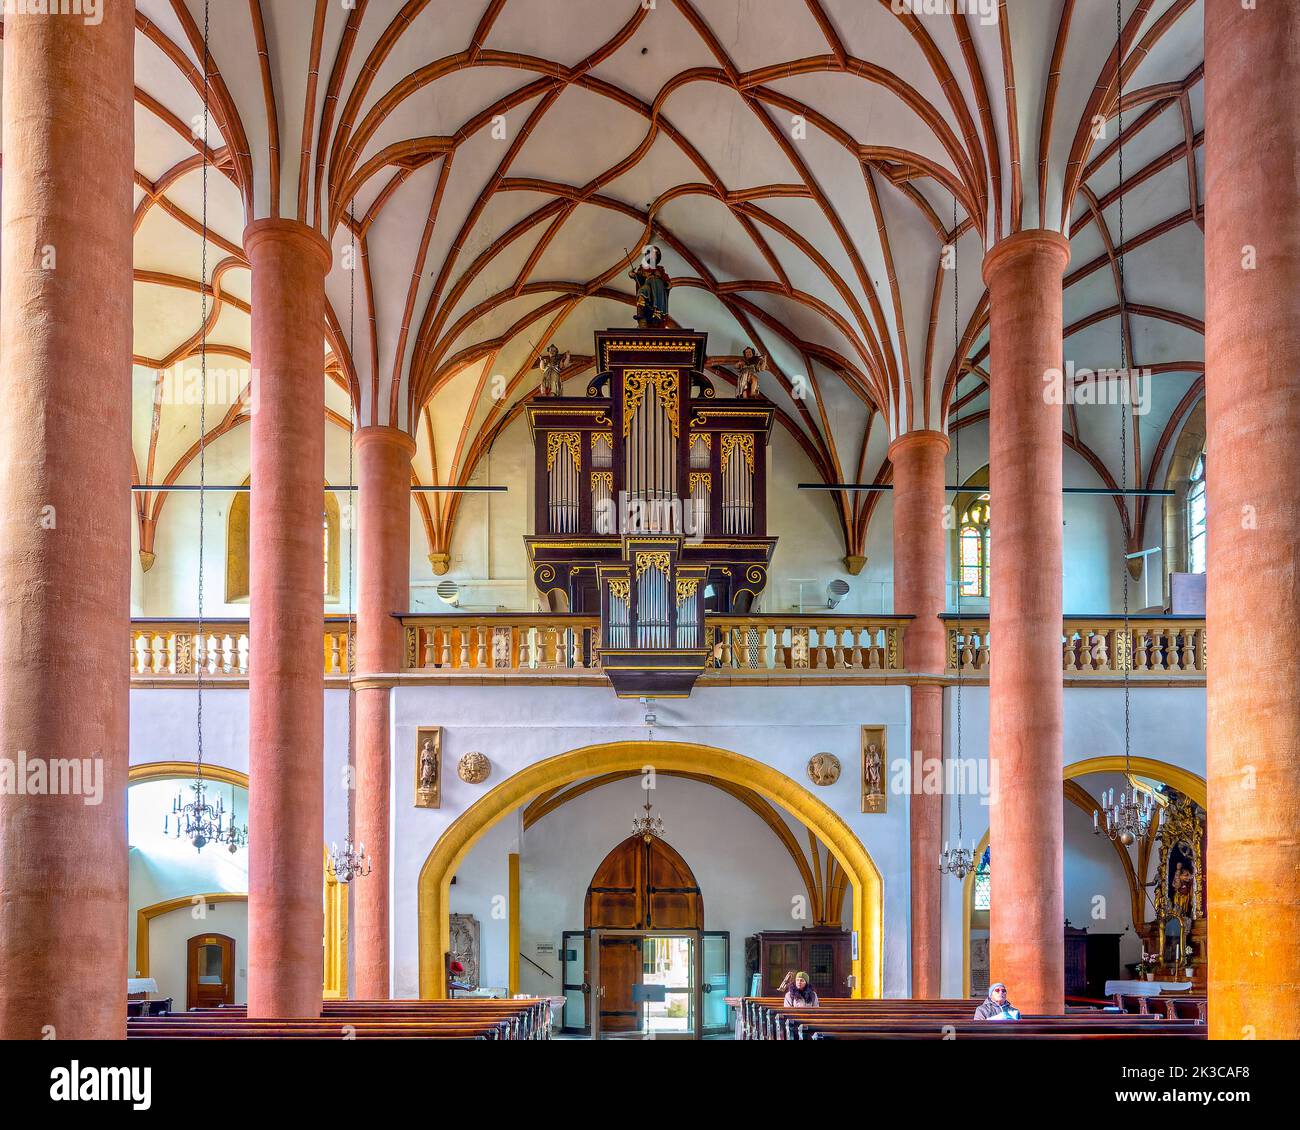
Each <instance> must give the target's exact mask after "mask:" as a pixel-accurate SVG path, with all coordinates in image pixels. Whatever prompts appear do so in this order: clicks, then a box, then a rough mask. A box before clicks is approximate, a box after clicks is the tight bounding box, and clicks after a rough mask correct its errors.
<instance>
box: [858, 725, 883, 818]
mask: <svg viewBox="0 0 1300 1130" xmlns="http://www.w3.org/2000/svg"><path fill="white" fill-rule="evenodd" d="M886 805H887V797H886V795H885V727H884V726H863V727H862V811H863V812H873V813H881V812H884V811H885V808H886Z"/></svg>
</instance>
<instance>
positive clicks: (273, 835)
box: [244, 219, 330, 1018]
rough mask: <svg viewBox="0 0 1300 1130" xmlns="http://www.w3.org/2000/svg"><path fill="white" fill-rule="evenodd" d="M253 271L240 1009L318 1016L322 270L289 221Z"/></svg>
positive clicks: (252, 237) (274, 228) (259, 225)
mask: <svg viewBox="0 0 1300 1130" xmlns="http://www.w3.org/2000/svg"><path fill="white" fill-rule="evenodd" d="M244 250H245V252H246V253H247V255H248V259H249V262H250V264H251V265H252V268H253V403H252V436H251V449H252V499H251V503H252V504H251V507H250V519H251V521H250V533H249V546H250V551H249V585H250V587H249V613H250V621H249V691H248V764H249V799H248V813H249V818H248V826H249V841H248V865H249V874H248V950H249V959H248V1012H249V1015H250V1016H263V1017H273V1018H278V1017H291V1016H318V1015H320V1006H321V988H322V981H323V976H324V965H323V960H324V953H323V950H322V946H321V937H322V932H323V929H324V910H323V905H322V890H323V888H322V883H323V878H324V875H323V866H322V860H323V843H324V827H323V823H324V811H323V810H324V800H323V789H324V783H323V779H322V772H323V731H324V720H323V711H324V690H325V680H324V663H323V658H322V657H323V651H322V639H323V630H324V598H323V586H322V580H321V512H322V508H323V505H324V501H323V499H324V495H323V491H322V485H323V483H324V475H325V402H324V398H325V384H324V340H325V273H326V271H327V270H328V268H329V262H330V251H329V246H328V244H327V243H326V242H325V241H324V240H323V239H322V238H321V237H320V236H319V235H317V234H316V233H315V232H314V231H313V230H312V229H310V228H308V227H307V226H306V225H304V224H301V223H298V222H296V221H292V220H274V219H272V220H258V221H256V222H254V223H252V224H250V225H249V226H248V228H247V229H246V230H245V232H244Z"/></svg>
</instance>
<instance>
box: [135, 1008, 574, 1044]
mask: <svg viewBox="0 0 1300 1130" xmlns="http://www.w3.org/2000/svg"><path fill="white" fill-rule="evenodd" d="M550 1031H551V1026H550V1004H549V1002H548V1001H545V1000H540V999H535V998H529V999H526V1000H472V1001H325V1002H323V1004H322V1008H321V1015H320V1016H319V1017H309V1018H302V1019H290V1020H265V1019H250V1018H249V1016H248V1009H247V1008H246V1007H245V1006H242V1005H239V1006H225V1007H219V1008H203V1009H193V1010H191V1011H189V1012H183V1013H177V1014H175V1015H172V1016H168V1017H141V1018H138V1019H132V1020H129V1021H128V1023H127V1038H128V1039H140V1040H172V1039H216V1040H233V1039H254V1040H257V1039H304V1040H311V1039H329V1040H339V1039H432V1040H545V1039H549V1038H550Z"/></svg>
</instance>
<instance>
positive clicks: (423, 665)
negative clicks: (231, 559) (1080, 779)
mask: <svg viewBox="0 0 1300 1130" xmlns="http://www.w3.org/2000/svg"><path fill="white" fill-rule="evenodd" d="M908 619H909V618H908V617H905V616H897V617H895V616H797V615H790V616H729V615H728V616H722V615H710V616H708V617H707V621H706V624H705V636H704V638H705V645H706V647H707V648H708V649H709V652H710V654H709V658H708V660H707V665H706V668H705V676H706V677H707V676H708V675H709V674H710V673H711V672H717V673H723V672H725V673H727V674H729V675H733V676H741V677H743V676H745V675H748V674H753V675H756V676H757V675H759V674H762V673H765V672H766V673H772V672H778V671H792V672H800V671H807V672H820V673H823V674H825V675H828V676H833V675H834V674H837V673H843V674H845V675H850V674H862V673H864V672H868V673H869V672H880V673H882V674H883V673H887V672H901V671H904V670H905V669H906V668H905V666H904V647H903V637H904V633H905V631H906V628H907V623H908ZM945 624H946V629H947V640H948V662H947V673H948V674H949V675H950V676H951V675H955V674H956V673H957V671H958V669H960V670H961V671H962V672H963V673H964V674H967V675H973V676H975V677H987V675H988V670H989V663H990V661H991V653H992V641H991V638H990V635H989V621H988V618H987V617H968V616H963V617H962V618H961V620H960V621H958V620H957V619H956V618H955V617H953V616H947V617H945ZM402 625H403V630H404V632H405V644H406V653H405V661H404V663H403V667H404V669H405V670H407V671H419V672H444V673H448V674H450V673H456V674H467V673H470V672H482V673H484V674H487V673H497V674H509V673H511V672H515V673H523V674H538V673H546V672H561V671H570V672H581V671H588V672H593V673H594V672H598V671H599V670H600V656H599V652H598V649H599V648H600V623H599V620H598V618H597V617H595V616H570V615H557V614H551V613H541V612H539V613H532V614H528V613H519V614H514V613H506V614H501V613H491V614H482V615H472V614H447V615H437V616H405V617H403V618H402ZM323 626H324V631H323V635H322V656H321V658H322V662H323V665H324V672H325V674H326V675H327V676H340V677H341V676H345V675H346V674H347V673H348V671H349V669H350V660H349V650H350V648H349V644H350V643H353V642H354V641H352V640H351V639H350V638H349V625H348V620H347V618H346V617H342V616H340V617H328V618H326V619H325V621H324V625H323ZM352 631H353V632H355V627H354V628H353V629H352ZM248 652H249V639H248V621H247V620H225V619H223V620H209V621H205V622H204V625H203V636H202V640H201V641H200V637H199V632H198V624H197V623H196V622H195V621H193V620H136V621H133V622H132V624H131V673H132V675H133V676H135V677H137V678H140V679H169V678H176V679H193V678H195V676H196V675H197V673H198V669H199V667H200V665H201V666H202V668H203V671H204V673H205V675H206V676H207V677H209V678H212V679H247V677H248V662H249V654H248ZM1205 667H1206V639H1205V621H1204V620H1200V619H1190V618H1187V617H1179V616H1167V617H1146V618H1142V619H1131V620H1130V621H1129V625H1128V630H1127V631H1125V628H1124V622H1123V620H1122V619H1120V618H1119V617H1115V616H1094V617H1082V616H1070V617H1066V618H1065V620H1064V622H1063V628H1062V632H1061V670H1062V672H1063V674H1064V675H1065V677H1066V678H1075V677H1086V676H1107V675H1109V676H1116V675H1121V674H1123V672H1124V671H1125V669H1126V668H1127V670H1128V671H1129V673H1130V674H1131V675H1134V676H1163V677H1171V676H1191V677H1198V678H1201V679H1203V678H1204V677H1205Z"/></svg>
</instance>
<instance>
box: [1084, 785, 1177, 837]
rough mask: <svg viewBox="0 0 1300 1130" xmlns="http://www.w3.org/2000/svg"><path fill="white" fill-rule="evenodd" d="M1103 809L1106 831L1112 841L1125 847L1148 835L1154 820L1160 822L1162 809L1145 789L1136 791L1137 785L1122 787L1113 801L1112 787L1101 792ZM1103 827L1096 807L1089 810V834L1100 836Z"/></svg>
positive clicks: (1157, 823)
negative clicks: (1090, 814) (1130, 788)
mask: <svg viewBox="0 0 1300 1130" xmlns="http://www.w3.org/2000/svg"><path fill="white" fill-rule="evenodd" d="M1101 806H1102V810H1103V811H1104V812H1105V813H1106V826H1105V832H1106V835H1108V836H1109V837H1110V838H1111V839H1112V840H1118V841H1119V842H1120V843H1122V844H1123V845H1124V846H1125V847H1128V846H1129V844H1131V843H1134V842H1135V841H1136V840H1140V839H1141V838H1142V837H1143V836H1145V835H1146V834H1147V830H1148V829H1149V828H1150V827H1151V823H1152V821H1153V820H1154V821H1155V823H1156V825H1157V826H1158V825H1159V824H1160V821H1161V819H1162V815H1161V814H1162V813H1163V812H1164V809H1163V808H1161V807H1160V806H1159V805H1158V804H1156V798H1155V797H1153V796H1152V795H1151V794H1150V793H1148V792H1142V793H1139V791H1138V789H1137V786H1134V787H1133V790H1132V792H1131V793H1130V791H1129V790H1128V789H1124V790H1122V791H1121V792H1120V794H1119V800H1118V801H1116V800H1115V790H1114V789H1113V788H1112V789H1110V790H1109V792H1103V793H1102V794H1101ZM1102 830H1103V829H1102V826H1101V822H1100V817H1099V814H1098V812H1097V810H1096V809H1095V808H1094V809H1093V810H1092V834H1093V835H1094V836H1099V835H1101V833H1102Z"/></svg>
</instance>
